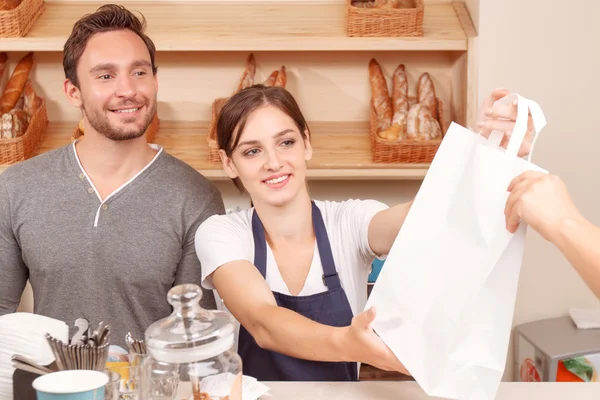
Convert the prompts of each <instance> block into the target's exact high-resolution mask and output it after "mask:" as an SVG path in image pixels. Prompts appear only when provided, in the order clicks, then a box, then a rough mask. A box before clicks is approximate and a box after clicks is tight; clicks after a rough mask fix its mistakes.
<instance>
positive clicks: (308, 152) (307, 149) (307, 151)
mask: <svg viewBox="0 0 600 400" xmlns="http://www.w3.org/2000/svg"><path fill="white" fill-rule="evenodd" d="M304 134H305V135H306V139H304V159H305V160H306V161H309V160H310V159H311V158H312V154H313V148H312V144H311V143H310V132H309V131H308V129H307V130H305V131H304Z"/></svg>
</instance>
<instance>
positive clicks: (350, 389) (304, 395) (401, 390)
mask: <svg viewBox="0 0 600 400" xmlns="http://www.w3.org/2000/svg"><path fill="white" fill-rule="evenodd" d="M264 384H265V385H267V386H268V387H270V388H271V392H270V394H271V395H272V396H263V397H262V399H264V400H300V399H302V400H331V399H344V400H363V399H364V400H367V399H381V400H434V399H439V398H437V397H430V396H427V395H426V394H425V392H423V390H421V388H420V387H419V385H418V384H417V383H416V382H388V381H366V382H352V383H348V382H343V383H342V382H332V383H324V382H264ZM178 398H179V397H178ZM565 399H582V400H583V399H590V400H594V399H600V384H599V383H513V382H503V383H501V384H500V388H499V390H498V395H497V396H496V400H565Z"/></svg>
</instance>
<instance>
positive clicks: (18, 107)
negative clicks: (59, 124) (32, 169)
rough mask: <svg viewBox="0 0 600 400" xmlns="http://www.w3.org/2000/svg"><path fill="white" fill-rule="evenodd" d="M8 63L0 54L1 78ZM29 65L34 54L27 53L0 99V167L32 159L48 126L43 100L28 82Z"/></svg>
mask: <svg viewBox="0 0 600 400" xmlns="http://www.w3.org/2000/svg"><path fill="white" fill-rule="evenodd" d="M7 64H8V56H7V54H6V53H0V78H1V77H2V76H3V75H4V69H5V66H6V65H7ZM32 66H33V53H28V54H26V55H25V56H24V57H23V58H21V59H20V60H19V62H18V63H17V65H16V66H15V69H14V70H13V72H12V74H11V76H10V78H9V79H8V82H7V83H6V87H5V88H4V90H3V92H2V97H1V98H0V164H14V163H17V162H19V161H23V160H26V159H28V158H30V157H32V156H33V155H34V154H35V152H36V150H37V148H38V147H39V145H40V143H41V141H42V136H43V134H44V133H45V131H46V128H47V126H48V114H47V112H46V102H45V99H44V98H42V97H40V96H38V95H37V94H36V93H35V90H34V88H33V84H32V82H31V80H30V79H29V72H30V71H31V68H32Z"/></svg>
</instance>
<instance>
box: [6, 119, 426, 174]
mask: <svg viewBox="0 0 600 400" xmlns="http://www.w3.org/2000/svg"><path fill="white" fill-rule="evenodd" d="M76 125H77V122H51V123H50V124H49V127H48V131H47V133H46V135H45V136H44V139H43V142H42V144H41V145H40V148H39V150H38V152H37V153H38V154H41V153H44V152H46V151H49V150H52V149H56V148H58V147H60V146H64V145H66V144H68V143H69V142H70V138H71V133H72V132H73V129H74V127H75V126H76ZM309 126H310V127H311V131H312V133H313V141H312V143H313V147H314V154H313V159H312V160H311V161H310V162H309V171H308V178H309V179H313V180H314V179H320V180H325V179H327V180H348V179H352V180H417V179H422V178H423V177H424V176H425V174H426V173H427V168H428V165H423V164H419V165H415V164H374V163H372V162H371V150H370V149H371V145H370V142H369V138H368V135H367V132H368V129H367V128H368V124H367V123H366V122H365V123H356V122H354V123H353V122H312V123H309ZM207 130H208V123H207V122H174V121H160V130H159V132H158V134H157V135H156V140H155V141H156V143H158V144H160V145H162V146H163V147H164V148H165V150H166V151H167V152H168V153H169V154H171V155H173V156H175V157H177V158H179V159H181V160H183V161H185V162H186V163H188V164H189V165H191V166H192V167H193V168H195V169H196V170H198V171H199V172H200V173H201V174H203V175H204V176H206V177H207V178H209V179H211V180H228V179H229V178H228V177H227V176H226V175H225V173H224V172H223V170H222V168H221V164H214V163H211V162H209V161H208V145H207V143H206V134H205V133H204V132H206V131H207ZM341 132H343V133H341ZM6 168H7V166H6V165H0V173H1V172H3V171H4V170H5V169H6Z"/></svg>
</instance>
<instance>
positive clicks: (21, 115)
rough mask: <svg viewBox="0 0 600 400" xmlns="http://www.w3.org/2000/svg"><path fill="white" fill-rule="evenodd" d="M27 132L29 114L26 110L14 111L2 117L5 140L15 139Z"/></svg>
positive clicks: (2, 134) (2, 133) (2, 130)
mask: <svg viewBox="0 0 600 400" xmlns="http://www.w3.org/2000/svg"><path fill="white" fill-rule="evenodd" d="M26 131H27V113H26V112H25V110H20V109H16V108H15V109H12V110H10V111H9V112H7V113H4V114H3V115H2V123H1V136H2V138H3V139H15V138H17V137H19V136H21V135H23V134H24V133H25V132H26Z"/></svg>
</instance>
